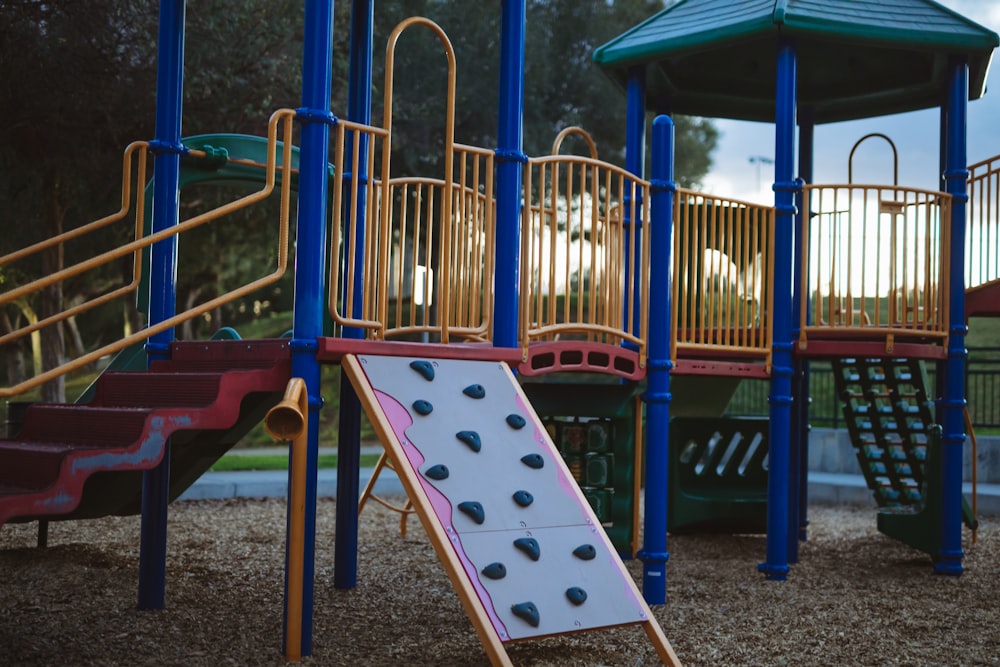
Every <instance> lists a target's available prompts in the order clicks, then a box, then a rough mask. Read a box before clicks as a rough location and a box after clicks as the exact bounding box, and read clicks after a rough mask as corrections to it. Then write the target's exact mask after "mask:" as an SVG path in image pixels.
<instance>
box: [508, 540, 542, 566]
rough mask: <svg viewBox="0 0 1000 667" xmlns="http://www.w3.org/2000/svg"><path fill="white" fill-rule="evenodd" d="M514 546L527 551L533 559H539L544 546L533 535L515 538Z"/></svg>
mask: <svg viewBox="0 0 1000 667" xmlns="http://www.w3.org/2000/svg"><path fill="white" fill-rule="evenodd" d="M514 546H515V547H517V548H518V549H520V550H521V551H523V552H524V553H526V554H527V555H528V558H530V559H531V560H538V559H539V558H541V556H542V548H541V547H540V546H538V540H536V539H535V538H533V537H519V538H517V539H516V540H514Z"/></svg>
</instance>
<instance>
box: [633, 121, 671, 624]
mask: <svg viewBox="0 0 1000 667" xmlns="http://www.w3.org/2000/svg"><path fill="white" fill-rule="evenodd" d="M652 143H653V145H652V151H653V153H652V158H653V164H652V170H653V173H652V176H653V178H652V188H651V193H650V200H651V201H650V207H651V208H650V220H651V222H650V225H651V230H650V233H649V243H650V247H649V250H650V254H651V256H652V257H655V258H656V260H655V261H653V262H652V263H651V264H650V267H649V334H648V341H649V354H648V358H647V378H646V379H647V383H648V384H647V389H646V393H645V394H643V400H644V401H645V402H646V440H647V443H646V490H645V513H644V523H643V546H642V549H641V550H640V551H639V553H638V557H639V559H640V560H642V564H643V566H642V567H643V569H642V595H643V597H644V598H645V599H646V601H647V602H648V603H649V604H663V603H664V602H666V596H667V560H669V558H670V554H669V553H668V552H667V500H668V493H667V492H668V488H667V484H668V477H667V474H668V465H669V457H668V452H669V451H670V450H669V444H670V443H669V441H668V439H669V432H670V401H671V396H670V369H671V368H672V367H673V363H672V362H671V360H670V336H671V331H670V328H671V324H670V291H671V279H672V276H671V270H672V267H673V261H672V259H671V248H672V245H673V241H672V235H673V211H674V191H675V185H674V122H673V120H671V118H670V117H669V116H657V117H656V119H655V120H654V121H653V142H652Z"/></svg>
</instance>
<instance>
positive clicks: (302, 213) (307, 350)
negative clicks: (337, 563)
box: [286, 0, 335, 655]
mask: <svg viewBox="0 0 1000 667" xmlns="http://www.w3.org/2000/svg"><path fill="white" fill-rule="evenodd" d="M304 25H305V39H304V45H303V57H302V107H301V108H300V109H298V118H299V120H300V122H301V123H302V131H301V144H302V145H301V149H300V153H299V200H298V201H299V211H298V221H297V224H296V236H295V306H294V313H293V316H292V342H291V348H292V375H293V376H294V377H299V378H302V380H303V381H304V382H305V383H306V388H307V390H308V393H309V408H310V410H309V442H308V447H307V449H308V453H307V461H306V477H307V484H306V493H305V496H306V511H305V514H306V526H305V567H304V570H303V579H302V588H303V590H302V606H303V614H302V655H311V654H312V620H313V613H312V612H313V579H314V575H315V549H316V467H317V461H316V458H317V454H318V450H319V409H320V407H322V403H323V399H322V397H321V395H320V365H319V362H318V361H317V359H316V350H317V349H318V338H319V337H320V336H321V335H322V334H323V313H324V307H325V304H326V298H325V297H326V280H325V278H326V277H325V275H324V268H325V266H326V244H327V234H326V212H327V206H326V201H327V186H328V182H327V164H328V163H329V157H328V153H329V140H330V125H331V124H332V123H334V122H335V119H334V117H333V115H332V114H331V113H330V93H331V86H332V77H333V66H332V63H333V0H307V1H306V11H305V24H304ZM291 467H292V466H289V468H291ZM286 566H287V553H286ZM286 571H287V567H286ZM286 595H287V592H286Z"/></svg>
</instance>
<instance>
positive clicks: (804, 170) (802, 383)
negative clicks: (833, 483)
mask: <svg viewBox="0 0 1000 667" xmlns="http://www.w3.org/2000/svg"><path fill="white" fill-rule="evenodd" d="M814 130H815V123H814V122H813V114H812V111H811V110H810V109H801V110H799V181H800V182H805V183H812V180H813V132H814ZM803 197H804V193H803V192H802V191H801V190H799V192H797V193H796V202H795V206H796V209H797V212H796V214H795V236H794V237H793V242H792V252H793V253H794V255H793V256H794V263H793V265H792V338H793V339H795V338H798V335H799V322H800V321H801V316H802V312H803V309H804V310H805V314H806V317H807V318H808V317H809V294H808V292H803V290H802V276H803V274H804V273H805V272H807V271H808V270H809V267H808V266H806V264H805V263H804V261H805V259H804V258H803V256H802V252H801V246H802V238H803V235H804V233H805V230H806V228H807V226H808V224H809V210H810V209H809V203H808V202H805V201H804V200H803ZM793 369H794V372H793V375H792V396H793V397H794V400H795V404H794V406H793V408H792V443H791V449H790V454H791V462H790V469H791V477H790V480H789V481H790V482H791V487H790V488H789V497H790V498H791V503H792V512H791V515H790V516H789V520H790V521H791V523H790V525H789V531H790V532H789V539H788V560H789V562H791V563H797V562H799V540H805V539H806V535H807V533H806V526H808V524H809V521H808V518H807V511H808V502H809V404H810V402H811V399H810V398H809V362H808V361H806V360H805V359H795V362H794V364H793Z"/></svg>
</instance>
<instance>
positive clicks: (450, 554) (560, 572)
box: [345, 356, 676, 664]
mask: <svg viewBox="0 0 1000 667" xmlns="http://www.w3.org/2000/svg"><path fill="white" fill-rule="evenodd" d="M345 369H346V370H347V372H348V373H349V375H350V376H351V377H352V381H353V382H354V383H355V388H356V389H358V393H359V395H360V396H361V398H362V401H363V402H364V404H365V407H366V410H367V411H368V414H369V417H370V418H372V421H373V423H374V424H376V428H377V429H378V430H380V431H381V433H380V435H381V436H382V437H383V442H384V443H385V444H386V447H387V451H389V453H390V456H392V457H393V458H394V459H396V460H395V461H394V462H395V464H396V469H397V473H399V475H400V476H401V478H402V479H403V482H404V486H406V487H407V492H408V494H409V495H410V498H411V500H412V501H413V502H414V505H415V507H416V509H417V511H418V513H420V514H421V519H422V520H423V521H424V526H425V528H427V529H428V532H429V533H431V534H432V538H433V534H438V535H440V536H442V540H441V541H447V544H448V548H447V549H446V550H445V552H444V553H442V552H441V550H440V549H439V556H441V557H442V561H443V562H445V565H446V567H449V569H452V566H451V565H449V563H450V564H452V565H454V569H460V571H459V572H454V571H452V572H449V574H450V575H451V577H452V580H453V582H455V583H456V588H458V589H459V593H460V596H461V597H463V602H465V603H466V604H467V606H468V605H469V604H470V603H471V606H472V608H473V610H474V611H476V612H477V614H482V615H483V616H484V617H485V618H486V619H488V625H489V626H490V627H491V628H492V630H493V631H494V632H495V634H496V636H497V637H498V638H499V639H500V640H501V641H509V640H514V639H525V638H530V637H540V636H544V635H552V634H560V633H566V632H576V631H581V630H589V629H594V628H601V627H609V626H616V625H624V624H632V623H644V624H646V626H647V627H646V631H647V634H649V635H650V637H651V638H653V639H654V640H656V638H657V637H659V638H662V633H661V632H660V630H659V627H658V626H656V627H655V631H651V629H650V627H649V626H655V620H654V619H652V616H651V614H650V611H649V608H648V606H647V605H646V603H645V601H644V600H643V599H642V597H641V595H640V594H639V592H638V590H637V589H636V587H635V584H634V582H633V581H632V579H631V577H630V576H629V574H628V572H627V571H626V570H625V568H624V566H623V565H622V562H621V560H620V559H619V558H618V556H617V554H616V553H615V550H614V548H613V547H612V546H611V543H610V542H609V541H608V539H607V536H606V535H605V534H604V531H603V530H602V529H601V527H600V525H599V522H598V521H597V519H596V517H595V516H594V512H593V510H592V509H591V507H590V506H589V504H588V503H587V501H586V500H585V498H584V497H583V495H582V493H581V492H580V490H579V488H578V487H577V486H576V485H575V483H574V482H573V480H572V478H571V476H570V473H569V471H568V469H567V468H566V465H565V463H564V462H563V460H562V458H561V457H560V455H559V453H558V450H557V449H556V448H555V446H554V445H553V443H552V441H551V440H550V439H549V437H548V435H547V434H546V432H545V430H544V429H543V428H542V427H541V425H540V422H539V420H538V417H537V415H536V414H535V413H534V411H533V410H532V409H531V406H530V405H529V404H528V402H527V400H526V398H525V396H524V394H523V393H522V391H521V388H520V387H519V385H518V383H517V381H516V380H515V379H514V377H513V375H512V374H511V372H510V370H509V369H508V368H507V366H506V365H505V364H503V363H498V362H491V361H465V360H446V359H410V358H403V357H379V356H359V357H358V358H357V360H356V363H355V362H354V361H351V360H345ZM356 376H357V377H356ZM359 385H360V386H359ZM428 521H430V524H429V523H428ZM436 546H437V545H436ZM456 575H457V578H458V581H456ZM463 590H464V591H465V593H463ZM473 620H474V621H475V619H473ZM477 629H478V626H477ZM662 644H663V646H659V647H658V648H657V650H658V652H659V653H660V654H661V656H663V657H665V658H669V659H666V660H665V662H667V663H671V664H672V663H674V662H675V661H676V656H674V655H673V652H672V650H671V649H670V647H669V644H667V643H666V640H665V639H662Z"/></svg>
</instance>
